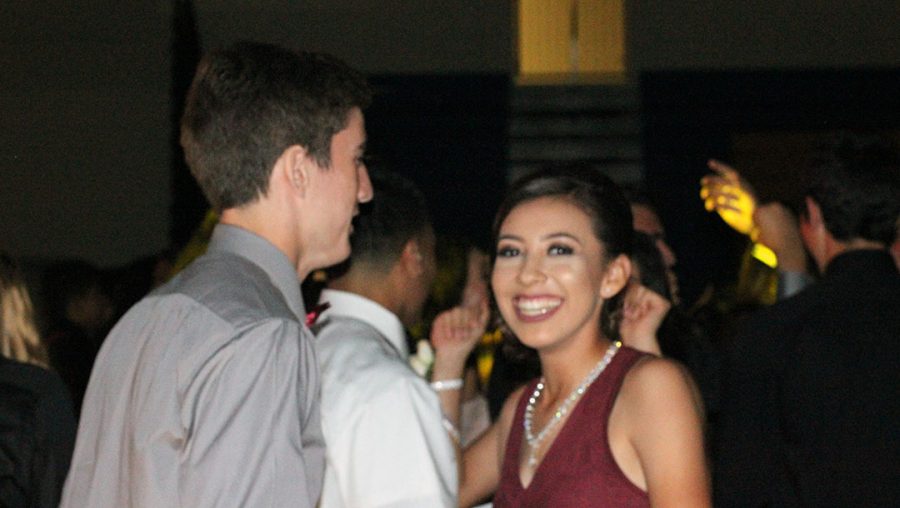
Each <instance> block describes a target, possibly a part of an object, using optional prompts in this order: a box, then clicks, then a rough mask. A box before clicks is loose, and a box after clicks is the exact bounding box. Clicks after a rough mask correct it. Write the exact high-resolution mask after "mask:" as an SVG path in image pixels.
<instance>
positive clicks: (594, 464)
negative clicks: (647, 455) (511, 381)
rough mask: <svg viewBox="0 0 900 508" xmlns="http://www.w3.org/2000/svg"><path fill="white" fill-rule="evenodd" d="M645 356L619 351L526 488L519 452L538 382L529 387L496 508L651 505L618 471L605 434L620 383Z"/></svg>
mask: <svg viewBox="0 0 900 508" xmlns="http://www.w3.org/2000/svg"><path fill="white" fill-rule="evenodd" d="M644 355H645V353H641V352H638V351H636V350H634V349H631V348H629V347H627V346H622V347H621V348H620V349H619V351H618V352H617V353H616V356H614V357H613V359H612V361H611V362H610V364H609V365H608V366H607V367H606V370H604V371H603V373H602V374H600V376H599V377H598V378H597V379H596V380H595V381H594V382H593V383H592V384H591V386H590V388H588V389H587V391H586V392H585V393H584V395H583V396H582V398H581V400H580V401H578V403H577V404H576V405H575V408H574V409H573V410H572V413H571V414H570V415H569V419H568V420H566V422H565V424H564V425H563V427H562V429H560V430H559V433H558V434H557V436H556V440H555V441H553V443H552V444H551V445H550V449H549V450H548V451H547V453H546V455H544V459H543V460H542V461H541V463H540V464H538V467H537V470H536V471H535V473H534V477H533V478H532V480H531V483H530V484H529V485H528V488H527V489H526V488H522V482H521V480H520V479H519V450H520V449H521V448H522V446H521V445H522V439H523V436H524V428H523V419H524V415H525V405H526V404H527V403H528V394H530V393H532V392H533V391H534V388H535V386H536V385H537V380H535V381H533V382H531V383H529V385H528V387H527V388H526V389H525V391H524V392H523V393H524V395H523V396H522V397H521V399H519V404H518V406H517V408H516V415H515V418H514V420H513V424H512V429H511V430H510V433H509V440H508V441H507V443H506V455H505V457H504V459H503V469H502V471H501V476H500V485H499V488H498V489H497V493H496V495H495V496H494V508H506V507H539V506H540V507H557V506H559V507H563V506H564V507H566V508H579V507H633V506H640V507H645V506H650V500H649V498H648V497H647V493H646V492H644V491H642V490H641V489H640V488H638V487H637V486H636V485H635V484H633V483H631V481H630V480H628V478H626V477H625V474H624V473H622V470H621V469H619V466H618V464H616V462H615V460H614V459H613V456H612V451H611V450H610V448H609V440H608V439H607V435H606V429H607V424H608V423H609V414H610V412H611V411H612V407H613V403H614V402H615V400H616V395H617V394H618V393H619V388H620V387H621V386H622V380H623V379H624V378H625V374H626V373H627V372H628V369H630V368H631V366H632V365H634V363H635V362H636V361H637V360H638V359H639V358H641V357H642V356H644Z"/></svg>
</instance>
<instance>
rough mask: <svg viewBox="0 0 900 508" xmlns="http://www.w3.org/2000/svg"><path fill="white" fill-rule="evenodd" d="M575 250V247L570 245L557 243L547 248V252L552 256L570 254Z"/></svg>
mask: <svg viewBox="0 0 900 508" xmlns="http://www.w3.org/2000/svg"><path fill="white" fill-rule="evenodd" d="M574 252H575V249H573V248H572V247H570V246H568V245H563V244H559V243H555V244H553V245H551V246H550V247H549V248H548V249H547V254H550V255H551V256H568V255H569V254H572V253H574Z"/></svg>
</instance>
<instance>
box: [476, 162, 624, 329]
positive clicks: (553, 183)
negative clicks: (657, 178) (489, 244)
mask: <svg viewBox="0 0 900 508" xmlns="http://www.w3.org/2000/svg"><path fill="white" fill-rule="evenodd" d="M547 197H550V198H560V199H563V200H565V201H568V202H569V203H572V204H573V205H575V206H577V207H578V208H579V209H581V210H582V211H583V212H584V213H585V214H587V216H588V218H590V221H591V226H592V229H593V231H594V236H596V237H597V239H598V240H599V241H600V243H601V244H602V245H603V253H604V259H605V262H608V261H610V260H612V259H614V258H616V257H617V256H619V255H623V254H624V255H626V256H630V255H631V249H632V238H633V234H634V231H633V229H632V222H631V221H632V219H631V208H630V207H629V206H628V202H627V201H626V200H625V196H624V195H623V194H622V191H621V190H620V189H619V187H618V186H617V185H616V184H615V183H613V181H612V180H610V179H609V177H607V176H605V175H603V174H602V173H591V174H590V175H589V176H588V175H585V174H583V173H580V172H579V173H575V172H573V173H572V174H568V173H567V172H565V171H562V170H559V171H550V172H548V173H544V174H537V175H534V176H530V177H528V178H525V179H524V180H522V181H520V182H518V183H516V184H515V185H514V186H513V187H512V188H511V189H510V191H509V192H508V193H507V195H506V198H505V199H504V200H503V202H502V203H501V204H500V208H499V209H498V211H497V216H496V218H495V220H494V227H493V238H494V244H495V245H496V242H497V238H498V236H499V232H500V226H501V225H502V224H503V221H504V220H505V219H506V217H507V216H508V215H509V214H510V212H512V211H513V209H514V208H516V207H517V206H519V205H521V204H523V203H527V202H529V201H533V200H535V199H539V198H547ZM496 255H497V254H496V251H492V253H491V262H492V263H493V262H494V261H496ZM624 293H625V292H624V291H620V292H619V293H618V294H617V295H615V296H614V297H612V298H609V299H608V300H606V301H604V303H603V308H602V310H601V315H600V329H601V331H602V332H603V334H604V335H605V336H606V337H607V338H609V339H611V340H618V339H619V322H620V321H621V315H622V305H623V302H624V297H625V295H624ZM504 335H505V336H507V337H509V338H510V339H512V337H511V335H512V334H509V333H506V334H504ZM515 342H518V341H517V340H516V341H515Z"/></svg>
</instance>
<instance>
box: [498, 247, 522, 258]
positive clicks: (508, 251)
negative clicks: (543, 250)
mask: <svg viewBox="0 0 900 508" xmlns="http://www.w3.org/2000/svg"><path fill="white" fill-rule="evenodd" d="M518 255H519V249H517V248H515V247H500V248H499V249H497V257H498V258H511V257H513V256H518Z"/></svg>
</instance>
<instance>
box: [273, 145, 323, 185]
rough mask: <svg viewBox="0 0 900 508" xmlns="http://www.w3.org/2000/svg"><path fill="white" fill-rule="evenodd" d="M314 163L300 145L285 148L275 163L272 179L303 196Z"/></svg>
mask: <svg viewBox="0 0 900 508" xmlns="http://www.w3.org/2000/svg"><path fill="white" fill-rule="evenodd" d="M313 169H315V163H314V162H313V159H312V158H311V157H310V156H309V153H308V152H307V151H306V149H305V148H303V147H302V146H300V145H291V146H289V147H287V148H285V150H284V152H282V153H281V157H279V158H278V160H277V161H276V162H275V172H276V173H277V174H275V175H273V176H274V177H277V178H279V179H280V180H281V181H282V182H284V183H286V184H287V185H288V186H289V187H290V188H291V190H292V191H294V192H297V193H299V194H300V196H301V197H302V196H305V195H306V193H307V191H308V190H309V184H310V177H311V176H312V175H311V172H312V170H313Z"/></svg>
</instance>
